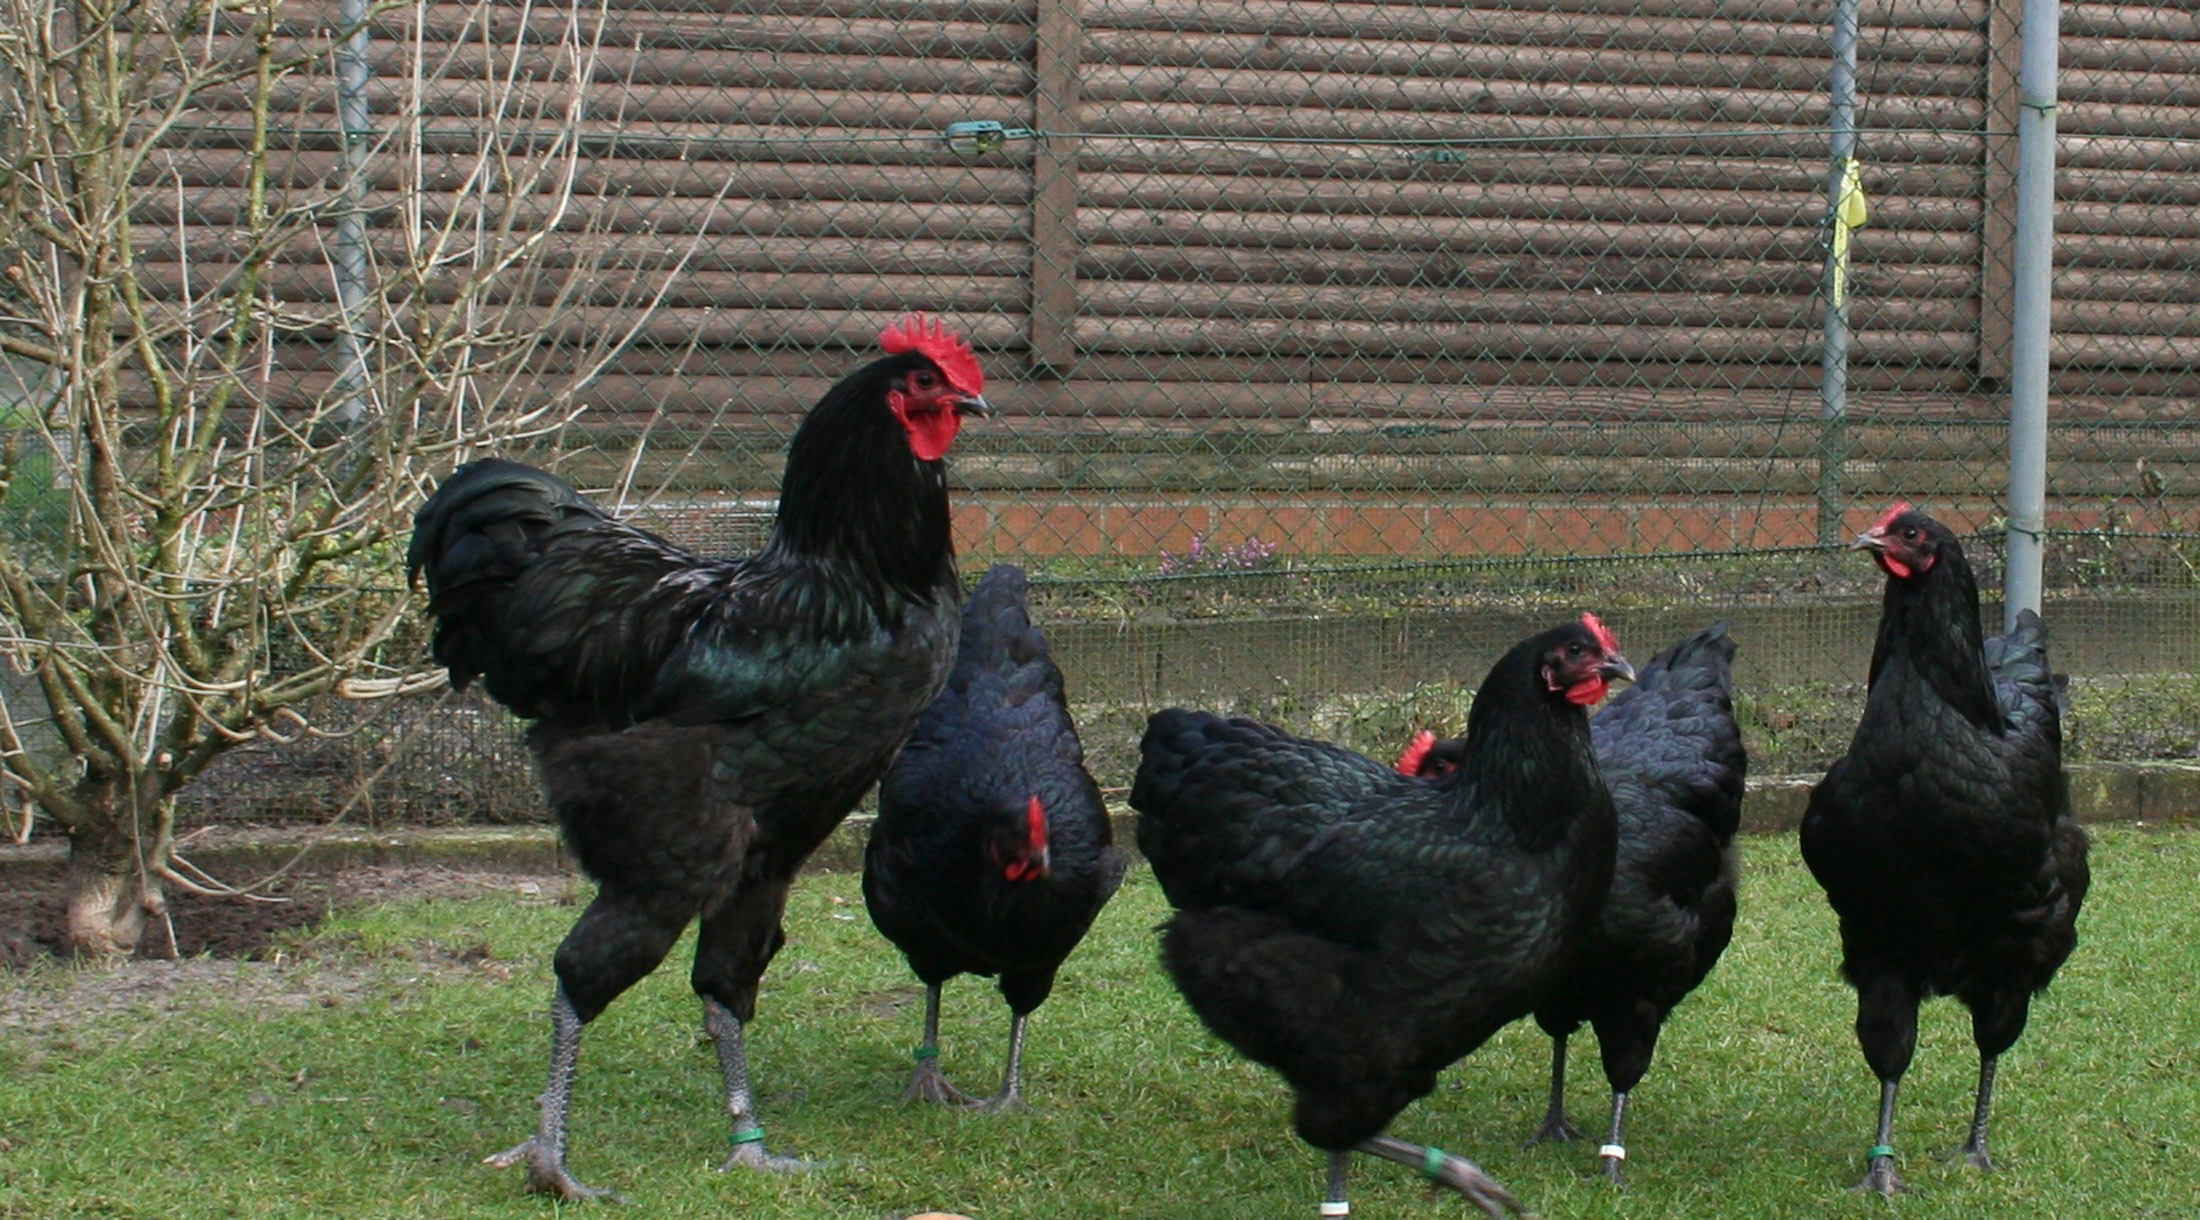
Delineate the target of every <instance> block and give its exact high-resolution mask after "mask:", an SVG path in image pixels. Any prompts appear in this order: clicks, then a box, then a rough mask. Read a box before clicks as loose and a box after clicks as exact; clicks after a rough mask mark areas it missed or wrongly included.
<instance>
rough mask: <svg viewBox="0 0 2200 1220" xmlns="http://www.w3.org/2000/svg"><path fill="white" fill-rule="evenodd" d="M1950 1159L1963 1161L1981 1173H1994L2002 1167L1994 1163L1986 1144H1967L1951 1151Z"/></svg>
mask: <svg viewBox="0 0 2200 1220" xmlns="http://www.w3.org/2000/svg"><path fill="white" fill-rule="evenodd" d="M1948 1159H1949V1160H1951V1161H1961V1162H1963V1163H1964V1164H1966V1165H1969V1166H1970V1167H1971V1168H1973V1169H1976V1170H1978V1171H1979V1172H1980V1173H1992V1172H1994V1171H1995V1170H1996V1169H1999V1168H2000V1166H1998V1165H1996V1164H1994V1158H1993V1156H1992V1155H1990V1154H1989V1153H1988V1152H1987V1151H1986V1145H1984V1144H1965V1145H1964V1146H1963V1147H1961V1148H1958V1149H1956V1150H1955V1151H1954V1152H1951V1153H1949V1154H1948Z"/></svg>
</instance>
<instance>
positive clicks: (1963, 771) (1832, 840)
mask: <svg viewBox="0 0 2200 1220" xmlns="http://www.w3.org/2000/svg"><path fill="white" fill-rule="evenodd" d="M1856 545H1857V546H1859V547H1864V548H1868V549H1869V550H1871V552H1872V557H1873V559H1874V560H1876V561H1877V563H1878V564H1879V567H1880V568H1881V570H1883V571H1884V572H1886V574H1887V591H1886V596H1885V599H1884V600H1883V601H1882V603H1881V608H1880V615H1879V639H1878V642H1877V643H1876V644H1875V645H1874V646H1873V649H1872V662H1871V685H1870V691H1869V693H1868V694H1867V695H1866V696H1865V699H1864V715H1863V719H1862V720H1861V721H1859V722H1858V724H1857V726H1856V736H1855V737H1854V738H1853V739H1851V740H1850V742H1849V751H1848V754H1847V755H1845V756H1844V757H1843V758H1842V759H1841V760H1840V761H1839V762H1836V763H1835V764H1834V765H1833V769H1832V770H1830V771H1828V772H1827V773H1826V777H1825V778H1824V779H1823V780H1821V781H1819V783H1818V786H1817V787H1816V788H1814V789H1812V790H1811V794H1810V805H1809V807H1808V809H1807V810H1806V811H1805V813H1804V815H1803V860H1804V862H1805V863H1807V864H1808V865H1809V866H1810V871H1811V875H1812V876H1814V877H1816V878H1817V879H1818V884H1820V885H1822V886H1824V887H1825V890H1826V898H1827V900H1828V901H1829V902H1831V903H1832V904H1833V909H1834V911H1835V913H1837V914H1838V915H1839V916H1840V917H1841V953H1842V962H1841V970H1842V973H1843V974H1844V975H1846V976H1847V978H1848V980H1849V982H1850V984H1851V985H1853V986H1854V987H1855V988H1856V1037H1857V1041H1858V1042H1859V1043H1861V1044H1862V1046H1863V1049H1864V1059H1865V1061H1866V1062H1867V1063H1869V1064H1870V1065H1871V1069H1872V1071H1873V1072H1874V1073H1875V1074H1877V1075H1878V1077H1879V1082H1880V1090H1879V1097H1880V1100H1879V1128H1878V1131H1879V1134H1878V1139H1877V1141H1876V1142H1875V1143H1874V1145H1873V1146H1872V1149H1871V1151H1870V1153H1869V1154H1868V1155H1867V1158H1866V1159H1867V1162H1868V1168H1867V1170H1866V1172H1865V1175H1864V1180H1863V1181H1862V1182H1861V1183H1859V1184H1858V1188H1859V1189H1864V1190H1873V1191H1877V1192H1879V1193H1881V1194H1893V1193H1895V1192H1897V1191H1900V1190H1902V1189H1903V1186H1902V1183H1901V1180H1900V1179H1899V1178H1898V1177H1897V1176H1896V1175H1895V1169H1894V1147H1893V1139H1894V1101H1895V1089H1896V1087H1897V1086H1898V1085H1899V1084H1900V1083H1901V1080H1902V1073H1903V1072H1904V1071H1905V1070H1907V1069H1908V1067H1909V1065H1910V1056H1911V1053H1912V1052H1913V1051H1914V1050H1915V1049H1916V1046H1917V1009H1918V1004H1919V1002H1920V1001H1921V1000H1923V999H1924V998H1926V997H1929V996H1934V995H1953V996H1955V997H1956V998H1957V999H1959V1000H1961V1001H1963V1003H1964V1005H1965V1006H1966V1007H1968V1008H1969V1009H1970V1010H1971V1036H1972V1038H1973V1040H1974V1041H1975V1042H1976V1043H1977V1045H1978V1053H1979V1078H1978V1101H1977V1107H1976V1109H1975V1110H1974V1111H1973V1113H1972V1120H1971V1131H1970V1136H1969V1138H1968V1139H1967V1140H1966V1141H1965V1143H1964V1146H1963V1150H1962V1151H1963V1155H1964V1158H1965V1159H1966V1160H1967V1161H1968V1162H1969V1163H1970V1164H1972V1165H1974V1166H1976V1167H1978V1168H1980V1169H1991V1168H1993V1161H1992V1158H1991V1157H1990V1156H1989V1155H1988V1153H1987V1146H1986V1128H1987V1118H1988V1114H1989V1111H1990V1107H1991V1104H1992V1101H1993V1089H1994V1064H1995V1062H1996V1060H1997V1058H1998V1057H1999V1056H2000V1055H2001V1053H2002V1052H2003V1051H2005V1050H2008V1049H2009V1048H2010V1047H2011V1046H2012V1045H2014V1044H2015V1043H2016V1040H2017V1036H2018V1035H2019V1034H2021V1033H2022V1032H2023V1031H2024V1024H2025V1020H2026V1018H2027V1016H2028V1015H2029V1012H2030V1008H2031V997H2032V996H2033V995H2034V994H2036V993H2037V992H2039V991H2040V990H2042V989H2043V988H2045V987H2046V986H2047V984H2048V981H2049V980H2050V979H2052V978H2053V977H2054V975H2055V970H2056V968H2057V967H2059V966H2061V965H2062V963H2063V960H2064V959H2065V958H2067V957H2069V956H2070V952H2071V950H2072V949H2074V948H2076V947H2077V943H2078V932H2077V918H2078V908H2079V906H2080V904H2081V903H2083V902H2084V900H2085V891H2086V885H2087V882H2088V877H2089V874H2088V872H2087V868H2086V838H2085V832H2084V830H2082V829H2080V827H2079V826H2078V824H2077V822H2076V821H2075V820H2074V819H2073V818H2072V817H2071V814H2070V801H2069V791H2068V788H2067V785H2066V783H2065V781H2064V778H2063V772H2062V721H2061V712H2060V709H2059V707H2058V704H2057V697H2056V689H2055V678H2054V676H2053V675H2052V674H2051V673H2050V672H2049V670H2048V665H2047V636H2046V632H2045V630H2044V628H2043V627H2042V626H2041V624H2040V620H2039V616H2038V615H2036V614H2033V613H2032V612H2031V611H2029V610H2027V611H2024V612H2022V613H2020V614H2019V615H2018V616H2017V622H2016V628H2015V630H2013V631H2011V632H2010V633H2009V634H2008V635H2006V636H2000V637H1997V638H1995V639H1992V640H1987V639H1983V638H1982V637H1983V635H1984V633H1983V631H1982V630H1981V628H1980V626H1979V611H1978V586H1977V584H1976V582H1975V581H1974V580H1973V578H1972V576H1971V567H1970V565H1969V564H1968V563H1967V562H1965V560H1964V557H1963V548H1962V547H1961V546H1959V545H1957V543H1956V539H1955V535H1954V534H1952V533H1950V532H1949V530H1948V527H1946V526H1944V525H1942V524H1941V523H1939V522H1938V521H1935V520H1933V519H1932V518H1930V517H1927V516H1925V515H1924V514H1922V513H1919V512H1917V511H1915V510H1913V509H1911V508H1910V507H1909V505H1907V504H1897V505H1895V506H1894V507H1893V508H1892V509H1889V510H1888V511H1887V513H1886V515H1884V516H1882V517H1881V518H1880V519H1879V520H1878V521H1877V522H1876V523H1874V524H1873V525H1872V527H1871V529H1870V530H1869V531H1867V532H1866V533H1865V534H1863V536H1861V537H1859V538H1858V539H1857V540H1856Z"/></svg>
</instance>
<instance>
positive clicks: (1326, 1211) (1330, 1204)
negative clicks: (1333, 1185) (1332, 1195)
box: [1322, 1199, 1352, 1216]
mask: <svg viewBox="0 0 2200 1220" xmlns="http://www.w3.org/2000/svg"><path fill="white" fill-rule="evenodd" d="M1351 1214H1352V1205H1351V1204H1350V1203H1347V1202H1346V1201H1344V1200H1343V1199H1323V1200H1322V1215H1324V1216H1349V1215H1351Z"/></svg>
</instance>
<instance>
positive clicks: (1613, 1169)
mask: <svg viewBox="0 0 2200 1220" xmlns="http://www.w3.org/2000/svg"><path fill="white" fill-rule="evenodd" d="M1597 1160H1598V1161H1599V1162H1601V1163H1602V1166H1603V1173H1604V1180H1605V1181H1607V1182H1610V1183H1611V1184H1612V1185H1614V1186H1625V1185H1627V1161H1626V1160H1625V1158H1622V1157H1616V1156H1600V1157H1598V1158H1597Z"/></svg>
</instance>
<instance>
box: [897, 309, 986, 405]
mask: <svg viewBox="0 0 2200 1220" xmlns="http://www.w3.org/2000/svg"><path fill="white" fill-rule="evenodd" d="M878 345H879V346H880V347H882V348H885V349H886V354H887V355H889V356H899V355H901V354H902V353H903V352H918V353H921V354H923V355H924V356H926V357H928V358H930V360H931V361H932V363H934V364H936V365H939V366H940V372H942V373H945V374H946V375H947V381H948V384H950V385H952V386H954V387H955V388H956V389H958V390H961V391H962V392H963V393H965V394H983V393H985V372H984V371H983V370H982V369H980V368H979V367H978V357H977V354H976V353H975V352H972V351H971V350H970V345H969V344H968V343H965V342H963V337H962V336H961V335H958V334H956V333H955V332H954V331H951V330H949V329H947V324H946V323H945V322H942V321H940V320H939V319H938V318H928V317H926V316H925V315H923V314H921V313H913V314H910V315H908V316H907V317H904V318H903V319H902V320H901V321H899V322H896V323H894V324H893V325H892V326H889V327H887V328H886V329H885V330H882V331H880V332H879V333H878Z"/></svg>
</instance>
